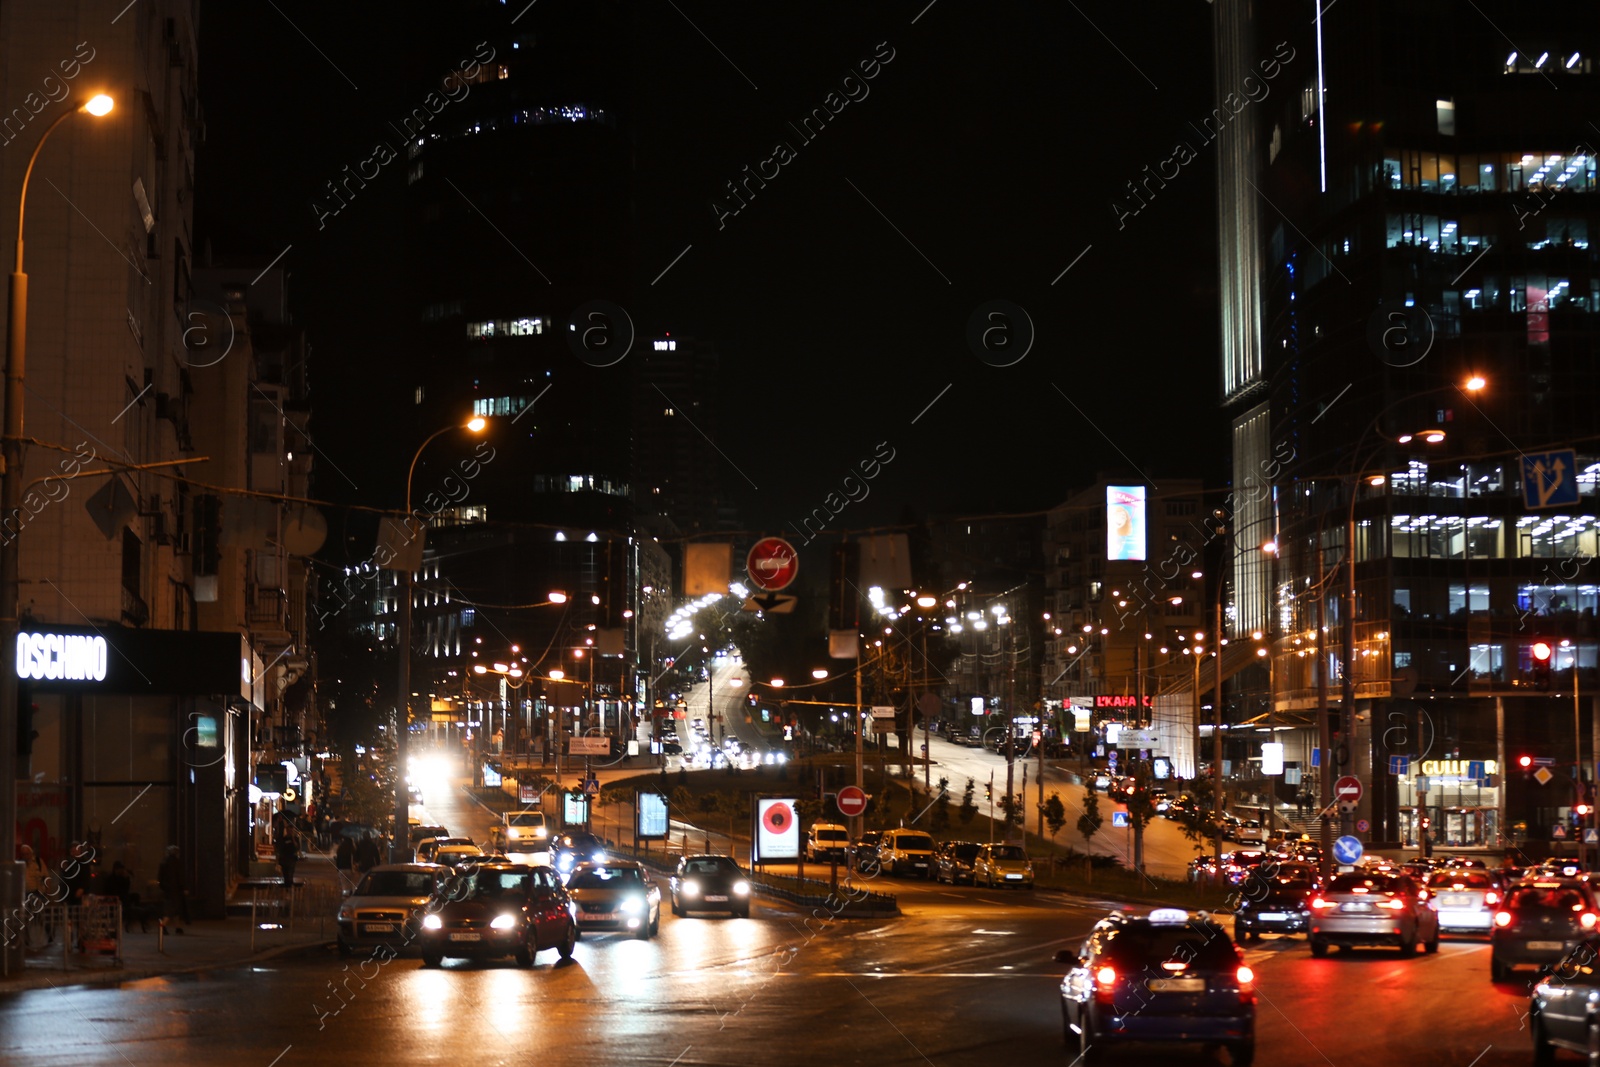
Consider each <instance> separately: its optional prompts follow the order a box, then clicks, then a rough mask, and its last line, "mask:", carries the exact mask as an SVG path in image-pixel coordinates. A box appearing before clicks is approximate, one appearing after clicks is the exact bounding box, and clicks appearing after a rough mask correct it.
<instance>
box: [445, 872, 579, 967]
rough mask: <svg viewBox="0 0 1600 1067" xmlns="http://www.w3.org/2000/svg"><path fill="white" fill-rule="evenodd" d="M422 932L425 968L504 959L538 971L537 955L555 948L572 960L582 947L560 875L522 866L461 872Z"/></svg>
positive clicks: (447, 889) (570, 903) (449, 885)
mask: <svg viewBox="0 0 1600 1067" xmlns="http://www.w3.org/2000/svg"><path fill="white" fill-rule="evenodd" d="M421 927H422V932H421V935H420V936H419V938H418V944H419V947H420V949H421V951H422V965H423V966H424V967H437V966H439V965H440V964H441V963H442V962H444V961H445V960H446V959H495V958H499V957H503V956H515V957H516V960H517V963H518V964H519V965H521V966H523V967H532V966H533V957H534V955H535V954H536V953H539V952H543V951H544V950H545V949H550V948H553V949H555V950H556V952H557V953H558V954H560V956H561V958H562V959H564V960H570V959H571V958H572V950H573V947H574V946H575V945H576V944H577V943H578V922H577V918H576V917H575V916H574V914H573V906H572V900H571V898H570V897H569V896H568V895H567V891H566V890H565V889H563V888H562V886H561V883H560V882H559V881H558V880H557V879H556V876H555V873H554V872H553V871H551V870H550V869H549V868H547V867H530V866H528V865H527V864H522V863H483V864H479V865H478V866H476V867H474V868H472V869H471V870H468V871H457V872H455V873H454V874H452V875H451V876H450V878H449V880H448V881H447V882H446V884H445V886H444V887H443V889H441V891H440V896H439V897H437V898H435V903H434V904H431V905H429V910H428V912H427V914H425V915H424V916H423V917H422V921H421Z"/></svg>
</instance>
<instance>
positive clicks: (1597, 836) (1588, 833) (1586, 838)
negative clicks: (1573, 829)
mask: <svg viewBox="0 0 1600 1067" xmlns="http://www.w3.org/2000/svg"><path fill="white" fill-rule="evenodd" d="M1583 843H1584V844H1586V845H1600V830H1596V829H1595V828H1594V827H1592V826H1585V827H1584V828H1583Z"/></svg>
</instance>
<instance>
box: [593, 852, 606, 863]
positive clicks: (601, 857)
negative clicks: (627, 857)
mask: <svg viewBox="0 0 1600 1067" xmlns="http://www.w3.org/2000/svg"><path fill="white" fill-rule="evenodd" d="M590 858H591V859H593V860H594V862H595V863H604V862H605V861H606V854H605V853H604V852H596V853H595V854H594V855H593V856H592V857H590Z"/></svg>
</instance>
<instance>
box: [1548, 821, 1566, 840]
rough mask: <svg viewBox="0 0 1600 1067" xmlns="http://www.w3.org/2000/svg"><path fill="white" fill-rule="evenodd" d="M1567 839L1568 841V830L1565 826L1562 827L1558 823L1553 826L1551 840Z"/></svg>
mask: <svg viewBox="0 0 1600 1067" xmlns="http://www.w3.org/2000/svg"><path fill="white" fill-rule="evenodd" d="M1566 839H1567V828H1566V827H1565V826H1562V825H1561V824H1560V823H1556V824H1555V825H1554V826H1552V827H1551V828H1550V840H1552V841H1565V840H1566Z"/></svg>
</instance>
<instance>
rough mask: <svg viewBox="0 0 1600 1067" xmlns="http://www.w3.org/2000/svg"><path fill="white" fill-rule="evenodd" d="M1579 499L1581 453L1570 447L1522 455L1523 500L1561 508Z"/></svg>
mask: <svg viewBox="0 0 1600 1067" xmlns="http://www.w3.org/2000/svg"><path fill="white" fill-rule="evenodd" d="M1577 502H1578V457H1577V454H1576V453H1575V452H1574V451H1573V450H1572V449H1570V448H1567V449H1562V450H1561V451H1559V452H1527V453H1524V454H1523V456H1522V503H1523V505H1524V506H1525V507H1528V508H1561V507H1566V506H1568V505H1569V504H1576V503H1577Z"/></svg>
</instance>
